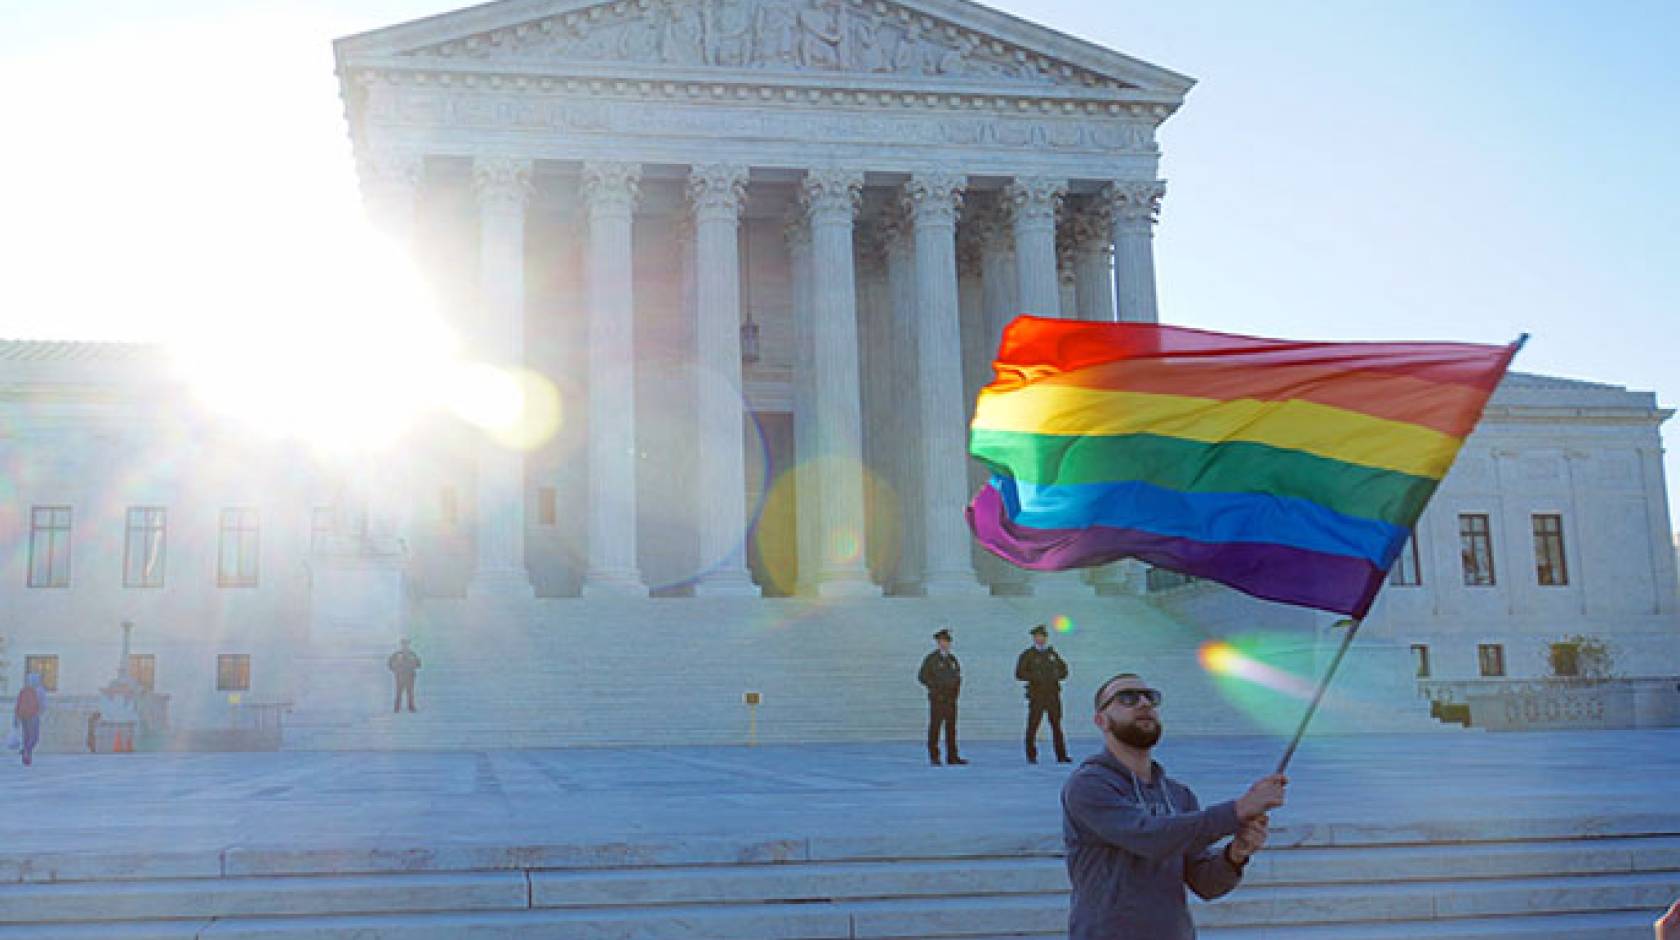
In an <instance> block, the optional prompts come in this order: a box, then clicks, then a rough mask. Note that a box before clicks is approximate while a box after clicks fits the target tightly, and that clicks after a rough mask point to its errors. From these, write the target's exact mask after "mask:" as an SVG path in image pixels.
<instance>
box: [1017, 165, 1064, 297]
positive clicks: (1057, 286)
mask: <svg viewBox="0 0 1680 940" xmlns="http://www.w3.org/2000/svg"><path fill="white" fill-rule="evenodd" d="M1066 194H1067V183H1066V181H1064V180H1053V179H1045V178H1043V177H1022V178H1018V179H1016V180H1015V181H1014V182H1013V183H1010V184H1009V187H1008V188H1007V189H1005V190H1004V198H1005V200H1006V201H1007V204H1008V206H1009V208H1010V212H1011V219H1012V223H1013V225H1012V227H1013V229H1014V234H1015V272H1016V282H1017V283H1016V289H1017V290H1018V291H1019V293H1020V296H1019V298H1018V303H1019V307H1020V309H1019V310H1017V311H1016V313H1018V314H1022V313H1024V314H1031V315H1033V316H1039V317H1056V316H1060V315H1061V309H1062V285H1061V281H1060V279H1059V277H1058V275H1057V272H1056V209H1057V207H1058V206H1060V205H1061V202H1062V197H1063V196H1065V195H1066Z"/></svg>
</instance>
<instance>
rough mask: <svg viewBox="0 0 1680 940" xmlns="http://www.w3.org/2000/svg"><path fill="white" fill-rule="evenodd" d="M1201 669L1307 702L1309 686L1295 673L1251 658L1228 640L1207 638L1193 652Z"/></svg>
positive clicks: (1311, 691) (1310, 690) (1310, 693)
mask: <svg viewBox="0 0 1680 940" xmlns="http://www.w3.org/2000/svg"><path fill="white" fill-rule="evenodd" d="M1196 658H1197V659H1198V660H1199V661H1200V662H1201V664H1202V668H1203V669H1205V670H1207V671H1208V672H1210V673H1213V674H1214V675H1216V676H1220V677H1228V678H1234V679H1241V680H1243V681H1245V682H1248V683H1251V684H1253V685H1258V686H1261V687H1263V688H1267V689H1270V690H1272V691H1273V692H1280V693H1282V694H1284V695H1287V696H1289V697H1291V698H1295V699H1300V700H1301V701H1307V700H1309V699H1311V698H1312V694H1313V687H1312V685H1311V684H1310V683H1308V682H1307V681H1306V680H1304V679H1302V678H1300V677H1299V676H1295V675H1291V674H1290V673H1287V672H1284V671H1283V670H1282V669H1278V668H1277V667H1275V666H1268V665H1267V664H1265V663H1263V662H1261V661H1260V660H1258V659H1255V658H1254V657H1252V656H1249V655H1248V654H1246V653H1244V652H1242V651H1241V650H1239V649H1237V648H1236V647H1235V646H1232V645H1231V644H1230V643H1226V642H1224V641H1221V640H1210V641H1209V642H1207V643H1204V644H1202V647H1201V649H1199V650H1198V651H1197V652H1196Z"/></svg>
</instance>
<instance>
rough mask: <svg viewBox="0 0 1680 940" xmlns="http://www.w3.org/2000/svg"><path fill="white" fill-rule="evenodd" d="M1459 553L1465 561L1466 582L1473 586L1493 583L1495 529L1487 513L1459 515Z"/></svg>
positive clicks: (1484, 585)
mask: <svg viewBox="0 0 1680 940" xmlns="http://www.w3.org/2000/svg"><path fill="white" fill-rule="evenodd" d="M1458 553H1459V557H1460V558H1462V559H1463V562H1464V583H1465V584H1467V585H1469V586H1471V587H1486V586H1488V585H1491V584H1493V530H1492V528H1491V527H1489V525H1488V517H1487V514H1486V513H1479V512H1467V513H1462V514H1460V515H1459V517H1458Z"/></svg>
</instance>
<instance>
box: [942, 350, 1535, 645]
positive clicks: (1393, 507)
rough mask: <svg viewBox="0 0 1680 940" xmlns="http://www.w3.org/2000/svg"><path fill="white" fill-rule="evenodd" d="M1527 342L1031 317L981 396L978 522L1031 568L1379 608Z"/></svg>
mask: <svg viewBox="0 0 1680 940" xmlns="http://www.w3.org/2000/svg"><path fill="white" fill-rule="evenodd" d="M1520 343H1521V341H1518V342H1517V343H1512V344H1511V345H1509V346H1482V345H1472V344H1467V343H1302V342H1291V341H1287V340H1275V339H1261V338H1258V337H1251V336H1233V335H1229V334H1224V333H1210V332H1206V331H1203V330H1192V329H1185V328H1182V327H1172V326H1160V325H1157V324H1153V323H1090V322H1083V321H1078V320H1053V319H1045V318H1040V317H1020V318H1017V319H1016V320H1015V321H1014V322H1013V323H1011V324H1010V325H1009V327H1008V329H1007V330H1005V331H1004V336H1003V343H1002V345H1001V347H1000V348H999V350H998V358H997V361H996V363H994V368H995V370H996V377H995V379H994V380H993V382H992V383H991V384H990V385H988V386H986V387H985V388H984V389H982V390H981V392H980V398H979V401H978V402H977V403H976V406H975V410H974V421H973V424H972V426H971V429H970V437H969V452H970V453H971V454H972V455H973V456H974V457H975V459H977V460H979V461H981V462H982V463H984V464H985V465H986V466H987V467H989V468H991V470H992V473H993V476H992V479H991V481H990V482H989V483H988V484H987V485H986V486H984V487H982V488H981V489H980V492H979V493H977V494H975V497H974V500H973V502H971V503H970V504H969V507H968V520H969V525H970V527H971V528H972V529H973V530H974V536H975V538H976V539H978V540H979V542H980V544H981V545H982V546H984V547H985V548H986V549H987V550H988V551H990V552H992V553H993V554H995V555H997V556H998V557H1000V558H1002V559H1004V560H1005V561H1008V562H1010V563H1012V564H1015V565H1017V566H1020V567H1022V568H1031V569H1036V570H1041V571H1057V570H1062V569H1066V568H1082V567H1090V566H1093V565H1101V564H1105V563H1107V562H1111V561H1114V560H1116V559H1119V558H1138V559H1141V560H1143V561H1146V562H1148V563H1150V564H1153V565H1157V566H1159V567H1162V568H1169V569H1172V570H1174V571H1179V572H1182V573H1184V574H1189V575H1195V576H1197V577H1202V578H1210V579H1212V580H1215V581H1219V582H1222V583H1224V584H1227V585H1230V586H1231V587H1234V588H1236V589H1237V590H1240V591H1244V592H1246V593H1249V594H1252V595H1254V596H1256V597H1263V598H1266V599H1268V600H1275V601H1283V602H1285V603H1290V604H1299V605H1303V606H1307V607H1314V608H1318V609H1321V610H1331V611H1337V612H1339V613H1344V614H1348V615H1350V616H1353V617H1363V616H1364V615H1365V612H1366V611H1367V610H1368V609H1369V608H1370V606H1371V601H1372V600H1373V599H1374V598H1375V597H1376V594H1377V590H1378V589H1379V588H1380V587H1381V586H1382V581H1383V577H1384V575H1385V574H1386V573H1387V571H1388V568H1389V566H1390V565H1391V564H1393V563H1394V559H1395V557H1396V556H1397V555H1398V554H1399V552H1400V549H1401V547H1402V546H1404V545H1405V543H1406V539H1407V538H1408V537H1409V536H1410V535H1411V529H1412V526H1413V524H1414V523H1416V521H1417V517H1418V516H1419V515H1420V514H1421V513H1422V512H1423V507H1424V506H1425V504H1427V503H1428V502H1429V497H1430V496H1431V495H1432V494H1433V493H1434V492H1435V487H1436V486H1437V485H1439V483H1440V482H1441V478H1442V477H1443V476H1445V475H1446V473H1447V470H1448V469H1449V468H1451V467H1452V462H1453V459H1454V458H1455V457H1456V456H1457V455H1458V449H1459V447H1460V446H1461V445H1462V444H1463V443H1464V438H1465V436H1467V435H1468V434H1469V433H1470V432H1471V430H1472V429H1474V428H1475V426H1476V421H1477V419H1478V418H1480V417H1481V413H1482V407H1483V406H1484V405H1486V404H1487V400H1488V396H1490V395H1492V394H1493V389H1494V386H1496V385H1497V384H1498V383H1499V379H1500V377H1501V376H1502V375H1504V373H1505V369H1506V367H1507V366H1509V365H1510V362H1511V357H1512V356H1514V355H1515V354H1516V351H1517V348H1518V346H1519V345H1520Z"/></svg>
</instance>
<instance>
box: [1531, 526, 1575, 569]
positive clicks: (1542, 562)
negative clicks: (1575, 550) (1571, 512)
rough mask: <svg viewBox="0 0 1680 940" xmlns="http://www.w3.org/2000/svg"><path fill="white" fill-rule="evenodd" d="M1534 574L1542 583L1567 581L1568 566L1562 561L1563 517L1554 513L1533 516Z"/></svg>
mask: <svg viewBox="0 0 1680 940" xmlns="http://www.w3.org/2000/svg"><path fill="white" fill-rule="evenodd" d="M1534 575H1535V578H1536V579H1537V580H1538V581H1539V582H1540V583H1541V584H1543V585H1563V584H1568V583H1569V568H1568V566H1567V565H1565V564H1564V561H1563V517H1562V516H1560V515H1558V514H1556V513H1538V514H1536V515H1535V516H1534Z"/></svg>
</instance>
